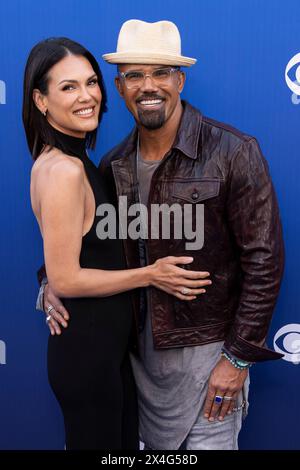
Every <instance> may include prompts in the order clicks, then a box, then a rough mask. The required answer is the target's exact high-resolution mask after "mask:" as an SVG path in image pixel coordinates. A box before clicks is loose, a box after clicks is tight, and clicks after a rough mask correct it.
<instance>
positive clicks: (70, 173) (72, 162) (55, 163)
mask: <svg viewBox="0 0 300 470" xmlns="http://www.w3.org/2000/svg"><path fill="white" fill-rule="evenodd" d="M83 175H84V167H83V163H82V161H81V160H80V159H79V158H76V157H71V156H69V155H66V154H65V153H63V152H62V151H61V150H58V149H56V148H52V149H51V150H49V151H47V152H46V151H44V152H43V153H42V154H41V155H40V156H39V157H38V158H37V160H36V161H35V162H34V164H33V166H32V170H31V181H32V182H37V180H44V179H49V178H51V179H53V178H54V179H55V178H58V179H60V178H61V177H65V178H66V179H69V178H76V177H77V178H78V177H80V176H83Z"/></svg>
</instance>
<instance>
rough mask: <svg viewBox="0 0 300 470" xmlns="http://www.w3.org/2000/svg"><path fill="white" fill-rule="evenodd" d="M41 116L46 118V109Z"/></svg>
mask: <svg viewBox="0 0 300 470" xmlns="http://www.w3.org/2000/svg"><path fill="white" fill-rule="evenodd" d="M43 115H44V116H45V117H46V115H47V109H46V110H45V111H43Z"/></svg>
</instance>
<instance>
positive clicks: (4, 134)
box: [0, 0, 300, 449]
mask: <svg viewBox="0 0 300 470" xmlns="http://www.w3.org/2000/svg"><path fill="white" fill-rule="evenodd" d="M299 17H300V2H299V0H286V1H285V2H282V1H281V0H242V1H241V0H185V1H184V2H182V1H179V0H172V1H170V0H165V1H164V2H161V1H160V0H152V1H151V2H150V3H149V2H146V3H145V4H144V2H141V1H137V0H131V1H130V2H124V1H122V0H90V1H89V2H84V1H82V0H44V1H43V2H40V1H35V0H19V1H18V0H9V1H8V0H0V159H1V172H0V187H1V230H0V276H1V277H0V282H1V283H0V449H63V448H64V431H63V421H62V416H61V413H60V409H59V407H58V405H57V403H56V400H55V398H54V396H53V395H52V392H51V390H50V387H49V385H48V380H47V371H46V349H47V336H48V329H47V327H46V325H45V316H44V315H43V314H42V313H40V312H37V311H36V310H35V300H36V295H37V291H38V284H37V279H36V270H37V268H38V267H39V266H40V265H41V263H42V260H43V255H42V241H41V237H40V234H39V230H38V227H37V224H36V221H35V219H34V217H33V215H32V211H31V207H30V198H29V184H30V170H31V157H30V155H29V152H28V149H27V146H26V142H25V135H24V131H23V127H22V121H21V107H22V81H23V71H24V65H25V62H26V59H27V56H28V53H29V51H30V49H31V48H32V46H33V45H34V44H35V43H37V42H38V41H40V40H41V39H44V38H47V37H51V36H67V37H70V38H71V39H74V40H76V41H78V42H81V43H82V44H83V45H84V46H86V47H87V48H88V49H90V50H91V51H92V52H93V54H94V55H95V57H96V58H98V59H99V64H100V67H101V69H102V72H103V75H104V79H105V83H106V88H107V92H108V113H107V114H106V115H105V117H104V119H103V123H102V125H101V130H100V134H99V139H98V144H97V149H96V151H95V152H93V154H92V159H93V160H94V161H95V162H98V161H99V160H100V158H101V156H102V155H103V154H104V153H105V152H106V151H107V150H108V149H109V148H111V147H113V146H114V145H116V143H117V142H119V141H120V140H121V139H122V138H123V137H124V136H125V135H126V134H127V133H128V132H129V130H130V129H131V127H132V125H133V121H132V118H131V116H130V115H129V113H128V112H127V110H126V108H125V106H124V103H123V102H122V100H121V99H120V98H119V96H118V94H117V92H116V90H115V88H114V83H113V79H114V76H115V74H116V69H115V66H112V65H108V64H106V63H104V62H103V60H102V59H101V55H102V54H103V53H107V52H112V51H114V50H115V48H116V41H117V35H118V32H119V29H120V26H121V24H122V23H123V22H124V21H126V20H128V19H131V18H136V19H142V20H145V21H150V22H152V21H158V20H171V21H173V22H175V23H176V24H177V25H178V27H179V29H180V32H181V37H182V52H183V54H184V55H187V56H190V57H196V58H197V59H198V62H197V64H196V65H195V66H193V67H191V68H190V69H189V70H187V71H186V72H187V81H186V86H185V89H184V92H183V95H182V96H183V97H184V98H185V99H187V100H188V101H190V102H191V103H192V104H193V105H194V106H196V107H198V108H199V109H200V110H201V111H202V112H203V113H204V114H206V115H208V116H210V117H213V118H215V119H217V120H219V121H223V122H226V123H229V124H231V125H233V126H235V127H237V128H239V129H241V130H243V131H244V132H246V133H248V134H251V135H254V136H255V137H256V138H257V139H258V140H259V142H260V145H261V148H262V150H263V153H264V155H265V157H266V158H267V160H268V163H269V166H270V171H271V174H272V178H273V181H274V185H275V188H276V192H277V195H278V200H279V205H280V210H281V216H282V223H283V229H284V238H285V247H286V265H285V274H284V280H283V284H282V288H281V292H280V297H279V299H278V303H277V306H276V311H275V314H274V320H273V322H272V326H271V329H270V333H269V337H268V343H269V346H270V347H273V348H274V349H276V350H277V351H279V352H282V353H283V354H284V357H283V359H281V360H280V361H275V362H268V363H262V364H259V365H255V366H254V367H252V369H251V393H250V408H249V415H248V417H247V419H246V421H245V423H244V428H243V431H242V433H241V436H240V448H241V449H300V437H299V421H300V411H299V389H300V294H299V265H300V249H299V239H300V220H299V212H300V211H299V207H298V206H299V175H300V150H299V149H300V147H299V132H300V28H299ZM79 347H80V345H79Z"/></svg>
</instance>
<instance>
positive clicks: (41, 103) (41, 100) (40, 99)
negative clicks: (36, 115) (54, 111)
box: [32, 88, 47, 116]
mask: <svg viewBox="0 0 300 470" xmlns="http://www.w3.org/2000/svg"><path fill="white" fill-rule="evenodd" d="M32 98H33V101H34V104H35V105H36V107H37V108H38V110H39V111H40V112H41V113H42V114H44V116H46V113H47V97H46V96H45V95H43V94H42V93H41V92H40V90H38V89H37V88H35V89H34V90H33V92H32Z"/></svg>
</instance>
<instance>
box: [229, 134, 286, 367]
mask: <svg viewBox="0 0 300 470" xmlns="http://www.w3.org/2000/svg"><path fill="white" fill-rule="evenodd" d="M227 218H228V225H229V229H230V230H231V233H232V236H233V238H234V241H235V243H236V245H237V247H238V250H239V260H240V265H241V270H242V276H241V294H240V299H239V304H238V308H237V312H236V316H235V320H234V323H233V325H232V328H231V330H230V332H229V334H228V336H227V338H226V340H225V348H226V349H227V350H228V351H229V353H231V354H233V355H235V356H236V357H239V358H241V359H243V360H245V361H249V362H257V361H265V360H269V359H279V358H280V357H282V355H281V354H278V353H276V352H274V351H272V350H270V349H268V348H267V347H266V344H265V340H266V336H267V332H268V328H269V325H270V322H271V318H272V313H273V309H274V306H275V303H276V299H277V296H278V292H279V288H280V282H281V278H282V273H283V262H284V249H283V240H282V229H281V223H280V218H279V210H278V205H277V200H276V196H275V193H274V188H273V185H272V182H271V179H270V175H269V171H268V166H267V163H266V161H265V159H264V157H263V156H262V154H261V151H260V148H259V145H258V143H257V142H256V140H255V139H251V140H248V141H247V142H243V143H242V144H241V145H240V146H239V148H238V150H237V151H236V152H235V153H234V155H233V157H232V160H231V163H230V170H229V190H228V198H227Z"/></svg>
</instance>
